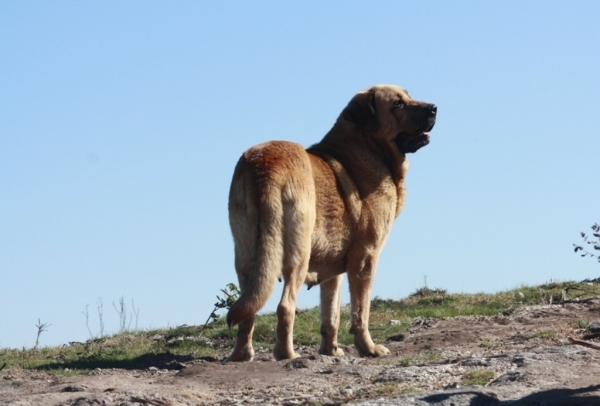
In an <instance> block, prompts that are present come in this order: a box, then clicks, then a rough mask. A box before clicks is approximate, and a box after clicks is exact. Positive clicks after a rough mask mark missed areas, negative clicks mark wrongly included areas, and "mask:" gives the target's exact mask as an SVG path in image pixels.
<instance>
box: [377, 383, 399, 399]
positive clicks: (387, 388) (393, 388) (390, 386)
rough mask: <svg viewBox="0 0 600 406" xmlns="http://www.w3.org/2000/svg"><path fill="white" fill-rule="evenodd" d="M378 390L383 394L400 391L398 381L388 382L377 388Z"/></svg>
mask: <svg viewBox="0 0 600 406" xmlns="http://www.w3.org/2000/svg"><path fill="white" fill-rule="evenodd" d="M377 392H378V393H379V394H380V395H383V396H391V395H393V394H395V393H396V392H398V382H388V383H386V384H384V385H383V386H380V387H378V388H377Z"/></svg>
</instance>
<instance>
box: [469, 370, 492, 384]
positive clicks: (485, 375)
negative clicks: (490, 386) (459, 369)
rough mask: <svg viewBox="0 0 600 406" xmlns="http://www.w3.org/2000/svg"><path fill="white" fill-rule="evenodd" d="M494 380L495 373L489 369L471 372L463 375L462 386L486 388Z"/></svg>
mask: <svg viewBox="0 0 600 406" xmlns="http://www.w3.org/2000/svg"><path fill="white" fill-rule="evenodd" d="M492 379H494V371H489V370H487V369H484V370H480V371H469V372H466V373H465V374H464V375H463V377H462V384H463V385H465V386H475V385H478V386H484V385H485V384H487V383H488V382H489V381H491V380H492Z"/></svg>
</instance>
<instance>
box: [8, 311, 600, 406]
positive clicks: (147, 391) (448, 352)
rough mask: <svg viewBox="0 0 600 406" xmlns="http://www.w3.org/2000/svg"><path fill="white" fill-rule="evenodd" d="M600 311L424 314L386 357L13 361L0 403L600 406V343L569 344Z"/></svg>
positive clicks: (393, 341) (311, 351) (311, 353)
mask: <svg viewBox="0 0 600 406" xmlns="http://www.w3.org/2000/svg"><path fill="white" fill-rule="evenodd" d="M598 318H600V312H599V306H598V303H586V304H583V303H582V304H566V305H547V306H536V307H526V308H521V309H518V310H517V311H516V312H515V313H513V314H511V315H508V316H503V315H498V316H494V317H479V316H478V317H456V318H448V319H443V320H423V319H417V320H415V321H414V323H413V326H412V327H411V330H410V332H409V333H408V334H406V335H400V336H395V337H390V339H389V340H388V342H387V343H386V346H387V347H388V348H389V349H390V350H391V355H390V356H388V357H384V358H379V359H365V358H359V357H357V355H356V352H355V351H354V349H353V348H352V347H344V350H345V352H346V355H345V356H342V357H326V356H319V355H317V348H312V347H306V348H305V347H303V348H300V349H299V352H300V353H301V354H302V357H301V358H298V359H296V360H293V361H274V360H273V358H272V356H271V355H270V354H269V353H268V352H267V351H266V350H261V349H257V350H258V351H257V355H256V357H255V361H253V362H249V363H241V364H240V363H230V364H225V365H223V364H221V363H220V362H219V360H217V359H181V358H179V359H176V358H164V357H163V358H160V359H157V360H156V363H155V365H154V366H151V367H149V368H147V369H144V370H118V369H110V370H106V369H102V370H100V369H99V370H96V371H94V372H93V373H91V374H89V375H74V376H62V375H56V374H53V375H49V374H46V373H43V372H39V371H30V370H22V369H16V368H10V369H5V370H3V371H0V405H15V406H16V405H22V406H25V405H27V406H29V405H36V406H37V405H65V406H67V405H69V406H87V405H109V406H112V405H123V406H134V405H135V406H141V405H158V406H166V405H212V404H215V405H221V404H223V405H234V404H240V405H241V404H263V405H300V404H313V405H325V404H335V405H338V404H340V405H341V404H349V403H351V404H362V405H392V404H393V405H455V406H459V405H471V406H474V405H600V351H598V350H596V349H593V348H589V347H586V346H582V345H575V344H572V343H571V342H570V341H569V337H570V336H572V337H576V338H577V337H578V338H582V335H583V334H584V331H583V330H581V329H578V328H579V327H581V326H583V325H584V324H585V323H586V322H591V321H594V320H597V319H598ZM588 340H591V341H593V338H589V337H588ZM482 379H483V381H482ZM478 380H479V381H478ZM475 383H479V384H480V385H475Z"/></svg>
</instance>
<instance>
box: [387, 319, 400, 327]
mask: <svg viewBox="0 0 600 406" xmlns="http://www.w3.org/2000/svg"><path fill="white" fill-rule="evenodd" d="M401 324H402V322H401V321H400V320H390V321H388V322H387V325H388V326H399V325H401Z"/></svg>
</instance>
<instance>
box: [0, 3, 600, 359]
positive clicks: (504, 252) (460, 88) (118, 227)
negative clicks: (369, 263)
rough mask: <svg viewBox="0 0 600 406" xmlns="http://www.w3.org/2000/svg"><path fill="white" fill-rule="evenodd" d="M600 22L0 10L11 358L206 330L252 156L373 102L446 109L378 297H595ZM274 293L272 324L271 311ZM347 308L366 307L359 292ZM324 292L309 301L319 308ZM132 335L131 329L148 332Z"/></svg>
mask: <svg viewBox="0 0 600 406" xmlns="http://www.w3.org/2000/svg"><path fill="white" fill-rule="evenodd" d="M599 74H600V2H597V1H578V2H567V1H563V2H554V1H527V2H523V1H503V2H475V1H463V2H441V1H438V2H434V1H420V2H408V1H403V2H401V1H379V2H359V1H353V2H348V1H339V2H335V1H331V2H280V1H271V2H268V1H261V2H198V1H177V2H158V1H127V2H121V1H112V2H111V1H102V2H76V1H54V2H27V1H10V0H7V1H2V2H0V348H1V347H21V346H27V347H31V346H33V344H34V343H35V335H36V331H37V330H36V328H35V324H36V323H37V320H38V318H39V319H41V321H42V322H43V323H50V324H51V326H50V327H49V329H48V331H47V332H45V333H43V335H42V337H41V345H58V344H63V343H66V342H68V341H84V340H86V339H88V338H90V333H89V332H88V329H87V328H86V322H85V317H84V315H83V312H84V311H85V309H86V305H89V327H90V329H91V330H92V333H93V334H98V332H99V321H98V315H97V313H96V303H97V301H98V299H99V298H101V299H102V301H103V303H104V312H103V314H104V323H105V326H106V327H105V332H108V333H114V332H117V330H118V321H119V317H118V314H117V312H116V311H115V309H114V308H113V305H112V303H113V302H117V301H118V300H119V298H121V297H124V298H125V301H126V304H127V305H128V306H129V307H130V308H131V300H132V299H133V300H134V303H135V306H136V308H139V318H138V320H137V321H138V327H139V328H143V329H147V328H158V327H167V326H171V327H174V326H177V325H181V324H189V325H193V324H200V323H203V322H204V321H205V320H206V318H207V316H208V315H209V313H210V311H211V310H212V305H213V304H214V302H215V301H216V298H215V296H216V295H217V294H218V293H219V289H221V288H223V287H224V286H225V284H226V283H228V282H237V279H236V276H235V271H234V268H233V243H232V239H231V235H230V231H229V225H228V220H227V194H228V189H229V183H230V180H231V176H232V173H233V168H234V166H235V163H236V161H237V159H238V158H239V156H240V154H241V153H242V152H243V151H244V150H245V149H247V148H248V147H250V146H252V145H254V144H256V143H259V142H263V141H267V140H273V139H286V140H291V141H295V142H298V143H300V144H302V145H305V146H309V145H311V144H313V143H315V142H317V141H319V140H320V139H321V137H322V136H323V135H324V134H325V133H326V132H327V131H328V130H329V129H330V128H331V126H332V125H333V123H334V121H335V119H336V118H337V116H338V114H339V113H340V111H341V110H342V109H343V108H344V106H345V105H346V104H347V102H348V101H349V100H350V98H351V97H352V96H353V95H354V94H355V93H356V92H358V91H360V90H361V89H363V88H365V87H368V86H370V85H374V84H379V83H393V84H398V85H400V86H403V87H405V88H406V89H408V90H409V92H410V94H411V96H413V97H414V98H416V99H420V100H425V101H428V102H432V103H435V104H437V106H438V120H437V124H436V126H435V128H434V130H433V132H432V133H431V143H430V144H429V145H428V146H427V147H425V148H423V149H421V150H420V151H418V152H417V153H416V154H414V155H412V156H411V157H410V160H411V168H410V172H409V174H408V180H407V182H408V183H407V188H408V194H407V203H406V206H405V209H404V211H403V213H402V215H401V216H400V218H399V219H398V220H397V221H396V224H395V227H394V229H393V231H392V234H391V235H390V238H389V239H388V242H387V245H386V247H385V249H384V251H383V254H382V257H381V259H380V261H379V268H378V274H377V278H376V280H375V285H374V289H373V293H374V295H378V296H380V297H384V298H401V297H404V296H406V295H407V294H409V293H410V292H411V291H414V290H415V289H417V288H418V287H420V286H422V285H423V283H424V277H425V276H426V278H427V284H428V285H429V286H430V287H439V288H445V289H448V290H449V291H451V292H476V291H487V292H493V291H498V290H503V289H510V288H514V287H517V286H519V285H520V284H540V283H544V282H547V281H548V280H550V279H558V280H581V279H584V278H587V277H597V276H599V273H600V264H598V263H597V262H596V261H594V260H591V259H588V258H580V257H579V256H577V255H576V254H574V253H573V247H572V244H573V243H575V242H579V241H580V238H579V232H580V231H584V230H588V229H589V227H590V226H591V225H592V224H593V223H594V222H600V188H599V187H598V162H599V160H598V156H599V155H598V154H599V152H600V130H599V128H598V122H597V121H598V120H597V119H598V116H599V114H600V113H599V111H600V97H599V95H600V80H599V78H598V77H599ZM279 292H280V286H279V287H278V290H277V291H276V292H274V294H273V296H272V299H271V300H270V301H269V303H268V304H267V306H266V308H265V310H273V309H274V308H275V306H276V302H277V300H278V295H279ZM344 295H345V296H344V298H343V301H344V302H347V301H348V300H349V297H348V294H347V293H344ZM317 304H318V290H317V289H313V290H311V291H306V289H305V288H303V290H302V292H301V293H300V299H299V305H300V306H301V307H309V306H315V305H317ZM134 323H135V321H134Z"/></svg>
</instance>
